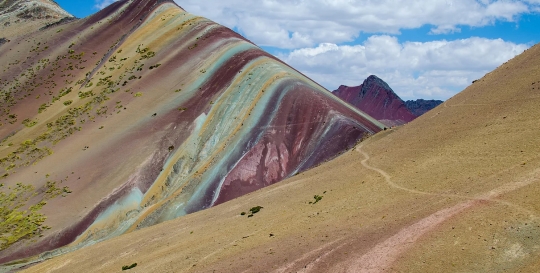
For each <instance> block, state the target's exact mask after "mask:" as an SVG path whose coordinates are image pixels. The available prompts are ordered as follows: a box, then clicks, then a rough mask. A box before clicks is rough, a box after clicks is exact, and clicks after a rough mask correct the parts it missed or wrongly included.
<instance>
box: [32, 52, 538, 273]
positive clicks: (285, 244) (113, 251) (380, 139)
mask: <svg viewBox="0 0 540 273" xmlns="http://www.w3.org/2000/svg"><path fill="white" fill-rule="evenodd" d="M538 105H540V46H538V45H536V46H534V47H533V48H531V49H529V50H528V51H526V52H525V53H523V54H522V55H520V56H517V57H516V58H514V59H513V60H511V61H509V62H508V63H506V64H504V65H502V66H500V67H499V68H498V69H496V70H495V71H494V72H492V73H489V74H487V75H486V76H485V77H483V78H482V79H481V80H479V81H478V82H476V83H475V84H473V85H472V86H470V87H468V88H467V89H466V90H465V91H463V92H462V93H460V94H458V95H456V96H455V97H453V98H452V99H450V100H448V101H447V102H446V103H444V104H443V105H441V106H439V107H438V108H436V109H434V111H432V112H431V113H430V114H428V115H424V116H422V117H420V118H418V119H417V120H415V121H413V122H411V123H409V124H407V125H405V126H403V127H400V128H398V129H396V130H388V131H385V132H382V133H379V134H378V135H376V136H374V137H372V138H371V139H370V140H368V141H367V142H365V144H364V145H363V146H361V147H357V148H356V149H355V150H351V151H349V152H347V153H345V154H344V155H342V156H340V157H339V158H337V159H335V160H333V161H331V162H329V163H327V164H324V165H322V166H320V167H318V168H316V169H313V170H310V171H307V172H305V173H302V174H300V175H297V176H295V177H293V178H291V179H288V180H286V181H284V182H282V183H279V184H276V185H273V186H271V187H269V188H266V189H263V190H260V191H257V192H255V193H252V194H249V195H247V196H244V197H241V198H239V199H236V200H233V201H231V202H228V203H226V204H223V205H220V206H217V207H214V208H212V209H209V210H206V211H201V212H198V213H195V214H191V215H188V216H186V217H183V218H181V219H177V220H173V221H169V222H166V223H163V224H160V225H157V226H153V227H150V228H146V229H143V230H139V231H137V232H133V233H130V234H127V235H123V236H121V237H117V238H115V239H113V240H110V241H107V242H105V243H100V244H96V245H93V246H91V247H88V248H86V249H83V250H81V251H76V252H73V253H70V254H67V255H64V256H61V257H57V258H54V259H52V260H49V261H46V262H44V263H42V264H38V265H36V266H34V267H32V268H30V269H29V270H28V272H73V271H74V270H80V269H84V270H86V271H88V272H119V271H120V270H121V268H122V266H124V265H130V264H132V263H137V264H138V265H137V267H135V268H133V269H131V271H130V272H518V271H519V272H537V270H538V267H539V266H540V259H538V256H539V254H540V221H539V218H538V216H540V200H539V199H540V157H539V155H540V141H539V138H538V135H539V133H540V129H539V128H540V126H539V125H540V121H539V119H538V117H539V116H540V108H539V107H538ZM314 195H320V196H323V197H322V199H321V200H320V201H319V202H317V203H315V204H310V203H309V202H313V201H315V199H314ZM254 206H262V207H264V208H263V209H261V211H260V212H259V213H257V214H255V215H254V217H250V218H248V217H246V216H241V214H240V213H241V212H243V211H247V210H249V208H251V207H254Z"/></svg>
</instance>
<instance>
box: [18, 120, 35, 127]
mask: <svg viewBox="0 0 540 273" xmlns="http://www.w3.org/2000/svg"><path fill="white" fill-rule="evenodd" d="M22 124H23V125H24V126H26V127H28V128H30V127H33V126H34V125H36V124H37V121H35V120H31V119H28V118H27V119H25V120H23V122H22Z"/></svg>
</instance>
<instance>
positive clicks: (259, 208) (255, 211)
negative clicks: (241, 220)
mask: <svg viewBox="0 0 540 273" xmlns="http://www.w3.org/2000/svg"><path fill="white" fill-rule="evenodd" d="M261 209H263V207H261V206H256V207H252V208H250V209H249V211H250V214H249V215H248V218H249V217H253V215H254V214H256V213H258V212H259V211H261ZM240 215H242V216H243V215H246V213H245V212H242V213H240Z"/></svg>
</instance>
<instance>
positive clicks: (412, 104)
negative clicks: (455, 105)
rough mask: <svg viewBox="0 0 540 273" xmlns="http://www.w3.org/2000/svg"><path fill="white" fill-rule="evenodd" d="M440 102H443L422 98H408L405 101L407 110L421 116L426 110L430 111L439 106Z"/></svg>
mask: <svg viewBox="0 0 540 273" xmlns="http://www.w3.org/2000/svg"><path fill="white" fill-rule="evenodd" d="M441 103H443V101H442V100H424V99H417V100H408V101H406V102H405V105H406V106H407V108H409V110H410V111H411V112H412V113H413V114H414V115H416V116H418V117H419V116H421V115H423V114H425V113H426V112H428V111H430V110H431V109H433V108H435V107H437V106H439V105H440V104H441Z"/></svg>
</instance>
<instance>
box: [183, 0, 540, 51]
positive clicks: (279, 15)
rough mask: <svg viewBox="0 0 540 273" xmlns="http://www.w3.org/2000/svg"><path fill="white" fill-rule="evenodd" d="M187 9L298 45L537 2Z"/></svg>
mask: <svg viewBox="0 0 540 273" xmlns="http://www.w3.org/2000/svg"><path fill="white" fill-rule="evenodd" d="M176 2H177V3H178V4H179V5H181V6H182V7H183V8H185V9H186V10H187V11H189V12H191V13H195V14H199V15H202V16H206V17H208V18H210V19H212V20H215V21H217V22H218V23H221V24H223V25H225V26H228V27H230V28H238V29H239V30H240V32H241V33H242V34H244V35H245V36H246V37H247V38H249V39H250V40H252V41H253V42H255V43H256V44H259V45H261V46H274V47H279V48H290V49H294V48H300V47H308V46H314V45H317V44H320V43H328V42H330V43H336V44H339V43H343V42H347V41H352V40H354V39H355V38H356V37H358V35H361V34H362V33H388V34H399V32H400V30H403V29H414V28H418V27H421V26H423V25H433V26H434V28H433V29H432V30H431V33H432V34H442V33H451V32H459V31H460V26H472V27H481V26H486V25H490V24H493V23H494V22H495V21H496V20H503V21H515V20H516V19H517V18H518V17H519V15H521V14H524V13H528V12H531V11H532V10H533V9H535V7H533V6H531V5H532V4H535V3H536V4H538V3H540V1H539V0H527V1H508V0H478V1H476V0H430V1H425V0H379V1H370V0H334V1H329V0H294V1H292V0H262V1H245V0H229V1H222V0H207V1H200V0H176Z"/></svg>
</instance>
